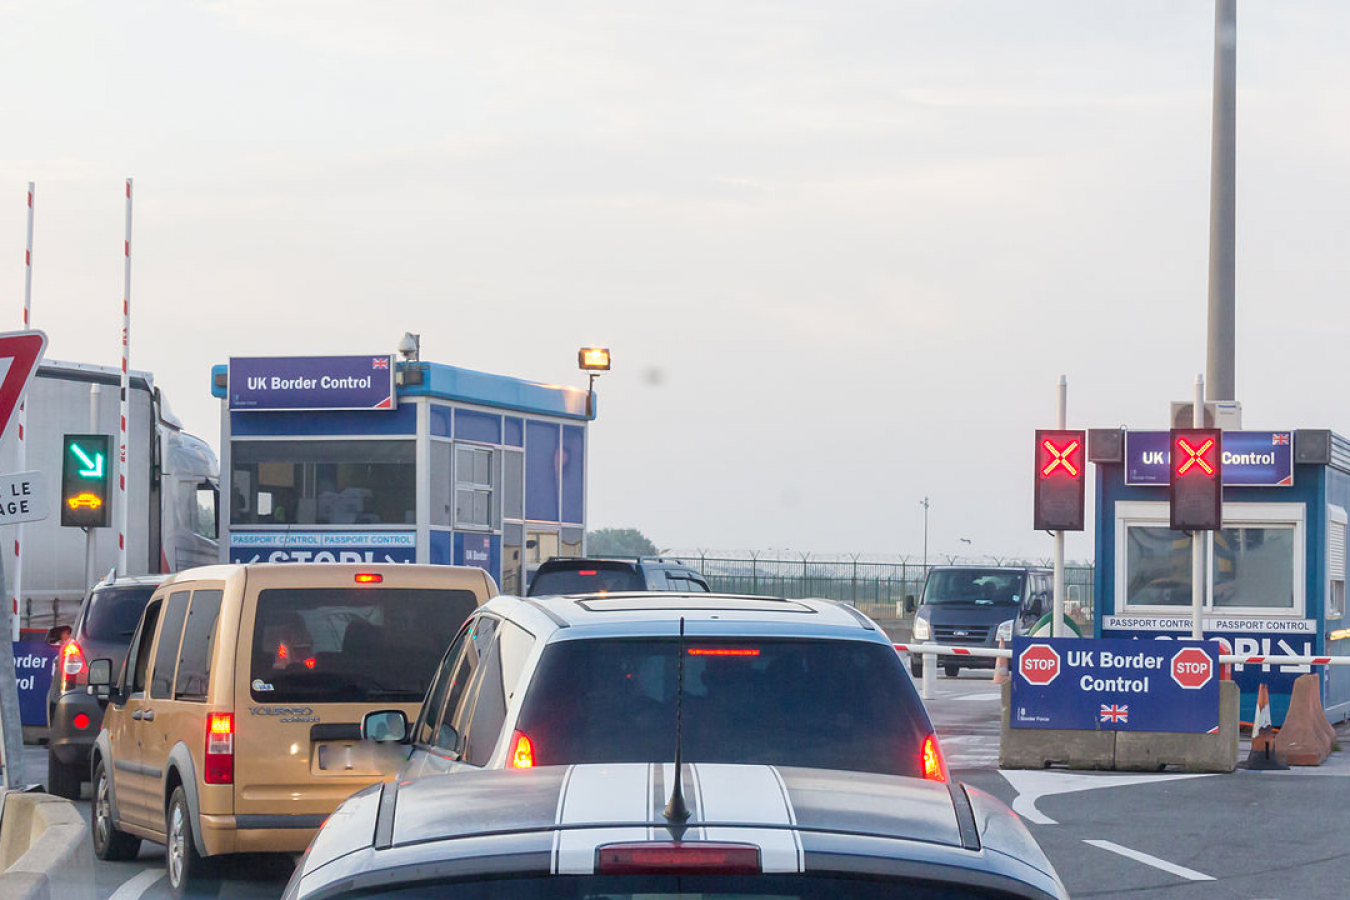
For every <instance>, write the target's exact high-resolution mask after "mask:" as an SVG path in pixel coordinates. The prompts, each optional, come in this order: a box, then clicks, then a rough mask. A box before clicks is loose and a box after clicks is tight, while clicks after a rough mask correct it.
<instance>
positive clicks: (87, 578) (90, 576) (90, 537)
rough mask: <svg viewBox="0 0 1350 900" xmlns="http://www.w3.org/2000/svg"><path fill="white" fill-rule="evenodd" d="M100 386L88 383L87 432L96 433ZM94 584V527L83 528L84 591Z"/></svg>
mask: <svg viewBox="0 0 1350 900" xmlns="http://www.w3.org/2000/svg"><path fill="white" fill-rule="evenodd" d="M101 390H102V388H101V387H100V386H99V385H97V384H91V385H89V432H90V433H91V434H97V433H98V395H99V393H100V392H101ZM93 586H94V529H92V528H85V529H84V589H85V591H86V592H88V590H89V589H90V588H91V587H93Z"/></svg>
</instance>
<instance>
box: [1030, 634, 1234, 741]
mask: <svg viewBox="0 0 1350 900" xmlns="http://www.w3.org/2000/svg"><path fill="white" fill-rule="evenodd" d="M1009 724H1010V725H1011V726H1012V727H1013V728H1054V729H1062V730H1069V731H1182V732H1192V733H1198V734H1213V733H1215V732H1217V731H1218V730H1219V644H1218V642H1217V641H1154V640H1113V639H1101V640H1094V639H1089V638H1025V637H1014V638H1013V665H1012V697H1011V722H1010V723H1009Z"/></svg>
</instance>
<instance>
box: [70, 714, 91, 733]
mask: <svg viewBox="0 0 1350 900" xmlns="http://www.w3.org/2000/svg"><path fill="white" fill-rule="evenodd" d="M70 724H72V725H74V726H75V728H76V729H77V730H79V731H84V730H85V729H86V728H88V727H89V717H88V716H86V715H85V714H84V713H76V714H75V718H73V719H71V720H70Z"/></svg>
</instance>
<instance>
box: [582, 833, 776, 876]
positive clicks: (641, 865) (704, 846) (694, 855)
mask: <svg viewBox="0 0 1350 900" xmlns="http://www.w3.org/2000/svg"><path fill="white" fill-rule="evenodd" d="M595 871H596V874H598V875H656V874H669V873H680V872H687V873H690V874H698V875H758V874H759V872H760V863H759V848H758V847H756V846H754V845H753V844H721V843H713V842H711V841H646V842H643V843H639V844H606V845H605V846H602V847H600V848H599V849H598V850H596V852H595Z"/></svg>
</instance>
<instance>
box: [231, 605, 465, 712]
mask: <svg viewBox="0 0 1350 900" xmlns="http://www.w3.org/2000/svg"><path fill="white" fill-rule="evenodd" d="M477 605H478V600H477V598H476V597H475V596H474V594H473V592H472V591H456V590H435V589H426V588H273V589H269V590H265V591H261V592H260V593H259V594H258V611H257V615H256V617H255V619H254V625H253V661H252V665H251V668H250V672H251V674H250V680H251V683H252V691H251V692H252V695H253V699H255V700H259V701H262V702H266V703H325V702H339V701H354V702H360V701H364V700H387V701H390V702H395V703H414V702H420V701H421V700H422V698H423V697H424V696H425V695H426V692H427V687H428V685H429V684H430V683H431V678H432V675H434V674H435V671H436V665H437V664H438V663H439V662H440V660H441V656H442V654H444V653H445V648H446V647H447V646H448V645H449V644H450V641H451V640H452V639H453V638H454V636H455V632H456V631H458V630H459V626H461V625H463V624H464V620H465V619H467V618H468V617H469V615H470V614H471V613H472V612H473V611H474V609H475V608H477Z"/></svg>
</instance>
